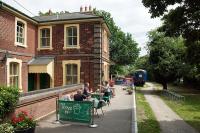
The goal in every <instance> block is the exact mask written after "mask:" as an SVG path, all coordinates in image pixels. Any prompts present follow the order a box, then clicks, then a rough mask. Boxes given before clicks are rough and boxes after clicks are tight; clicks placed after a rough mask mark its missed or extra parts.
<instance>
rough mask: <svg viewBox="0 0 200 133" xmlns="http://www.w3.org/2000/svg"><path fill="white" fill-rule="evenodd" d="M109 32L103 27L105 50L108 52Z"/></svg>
mask: <svg viewBox="0 0 200 133" xmlns="http://www.w3.org/2000/svg"><path fill="white" fill-rule="evenodd" d="M108 49H109V48H108V34H107V31H106V30H105V29H103V51H104V52H106V53H107V52H108Z"/></svg>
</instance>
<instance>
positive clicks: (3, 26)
mask: <svg viewBox="0 0 200 133" xmlns="http://www.w3.org/2000/svg"><path fill="white" fill-rule="evenodd" d="M23 20H24V19H23ZM25 21H26V20H25ZM26 22H27V47H26V48H24V47H20V46H15V45H14V43H15V16H14V15H12V14H10V13H8V12H6V11H3V10H0V50H8V51H12V52H16V53H17V54H27V56H25V55H20V56H19V55H17V54H14V53H13V54H9V55H10V56H11V57H12V58H17V59H20V60H22V88H23V91H24V92H26V91H27V89H28V88H27V87H28V66H27V63H28V61H30V60H31V59H32V57H33V56H34V55H35V50H36V47H35V46H36V45H37V26H36V25H34V24H32V23H30V22H29V21H26ZM3 56H4V53H0V58H3ZM3 64H4V65H3ZM5 64H6V62H2V63H0V66H2V67H0V74H1V78H0V84H1V85H2V84H7V83H6V82H7V81H6V73H5V66H6V65H5Z"/></svg>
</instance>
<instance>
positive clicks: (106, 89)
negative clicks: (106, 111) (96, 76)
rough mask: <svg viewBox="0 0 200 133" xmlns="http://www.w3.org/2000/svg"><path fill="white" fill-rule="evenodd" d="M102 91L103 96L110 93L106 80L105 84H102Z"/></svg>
mask: <svg viewBox="0 0 200 133" xmlns="http://www.w3.org/2000/svg"><path fill="white" fill-rule="evenodd" d="M103 92H104V96H109V95H110V94H111V93H112V90H111V88H110V85H109V84H108V82H107V81H105V86H103Z"/></svg>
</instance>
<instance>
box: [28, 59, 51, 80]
mask: <svg viewBox="0 0 200 133" xmlns="http://www.w3.org/2000/svg"><path fill="white" fill-rule="evenodd" d="M28 65H29V70H28V72H29V73H48V74H49V75H50V76H51V78H53V73H54V58H53V57H37V58H34V59H32V60H31V61H29V63H28Z"/></svg>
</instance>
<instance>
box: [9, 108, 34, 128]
mask: <svg viewBox="0 0 200 133" xmlns="http://www.w3.org/2000/svg"><path fill="white" fill-rule="evenodd" d="M11 124H12V125H13V127H14V129H15V130H24V129H33V128H35V126H36V121H35V120H33V118H32V117H31V116H29V115H28V113H27V112H25V111H21V112H19V113H18V114H16V115H15V116H14V117H13V118H12V120H11Z"/></svg>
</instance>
